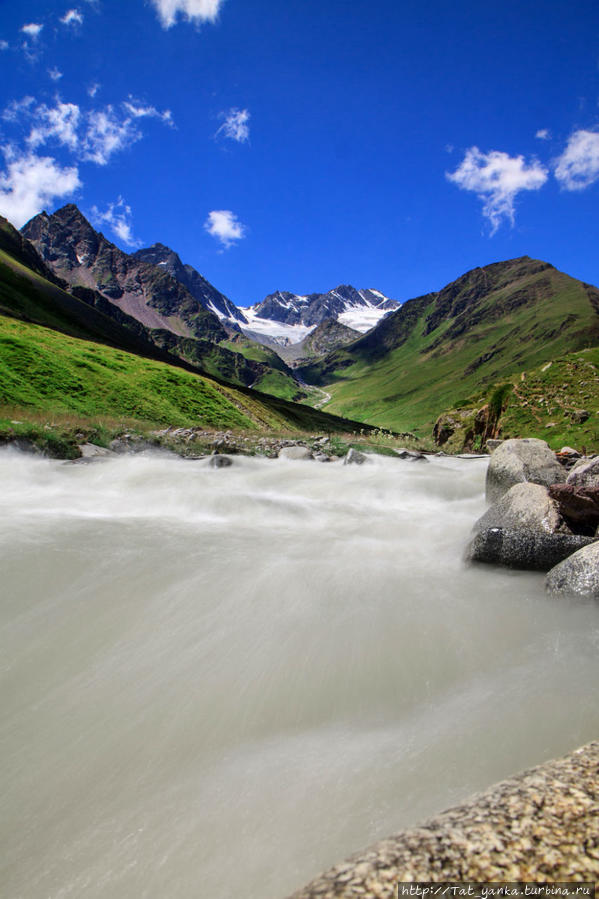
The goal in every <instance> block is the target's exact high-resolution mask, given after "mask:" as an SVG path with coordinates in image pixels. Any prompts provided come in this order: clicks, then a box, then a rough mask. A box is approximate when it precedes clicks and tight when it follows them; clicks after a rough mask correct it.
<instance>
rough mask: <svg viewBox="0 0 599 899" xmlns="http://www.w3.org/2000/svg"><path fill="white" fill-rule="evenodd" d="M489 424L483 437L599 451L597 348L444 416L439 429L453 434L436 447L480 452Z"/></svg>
mask: <svg viewBox="0 0 599 899" xmlns="http://www.w3.org/2000/svg"><path fill="white" fill-rule="evenodd" d="M487 410H490V411H491V412H492V414H491V416H490V415H489V411H487ZM490 419H491V423H492V433H489V431H488V430H487V436H495V437H500V438H503V439H507V438H510V437H527V436H535V437H541V438H542V439H543V440H546V441H547V443H548V444H549V445H550V446H551V447H552V449H554V450H559V449H561V447H562V446H564V445H569V446H573V447H575V448H576V449H582V448H585V449H586V450H587V452H599V347H592V348H590V349H586V350H580V351H578V352H575V353H567V354H566V355H564V356H558V357H557V358H555V359H552V360H550V361H549V362H545V363H544V364H543V365H541V366H539V367H537V368H533V369H529V370H527V371H523V372H521V373H520V375H519V376H518V377H517V378H514V379H513V380H512V381H504V382H502V383H500V384H495V385H493V387H492V388H491V389H490V391H488V392H487V393H486V394H478V395H475V396H472V397H469V398H468V399H467V400H464V401H463V402H462V403H460V405H459V406H458V407H456V408H454V409H451V410H447V411H445V412H444V413H443V415H442V416H441V418H440V419H439V425H441V424H442V425H444V426H445V427H446V428H447V427H448V428H449V430H451V431H452V433H451V435H450V436H449V438H448V439H445V437H443V438H442V443H441V444H440V445H442V447H443V449H444V450H449V451H451V452H453V451H460V450H462V449H464V448H466V449H475V450H477V449H480V448H482V446H483V444H484V433H483V431H484V430H485V425H486V424H487V422H489V421H490Z"/></svg>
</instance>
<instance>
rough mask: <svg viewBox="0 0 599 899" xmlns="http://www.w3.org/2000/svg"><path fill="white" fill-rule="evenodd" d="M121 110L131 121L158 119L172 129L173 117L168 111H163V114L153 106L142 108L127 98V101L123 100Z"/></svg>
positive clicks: (141, 105) (140, 104)
mask: <svg viewBox="0 0 599 899" xmlns="http://www.w3.org/2000/svg"><path fill="white" fill-rule="evenodd" d="M123 108H124V109H125V110H126V111H127V112H128V113H129V115H130V116H131V118H133V119H145V118H150V119H160V120H161V121H162V122H164V123H165V124H166V125H170V126H171V127H173V115H172V113H171V111H170V109H165V111H164V112H160V111H159V110H158V109H156V107H155V106H144V105H143V104H142V103H140V102H139V101H137V100H135V99H134V98H133V97H129V99H128V100H125V102H124V103H123Z"/></svg>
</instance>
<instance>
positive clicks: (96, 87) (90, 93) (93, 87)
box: [87, 81, 100, 98]
mask: <svg viewBox="0 0 599 899" xmlns="http://www.w3.org/2000/svg"><path fill="white" fill-rule="evenodd" d="M99 90H100V85H99V84H98V82H97V81H96V82H94V84H90V86H89V87H88V89H87V94H88V96H89V97H92V98H93V97H95V96H96V94H97V93H98V91H99Z"/></svg>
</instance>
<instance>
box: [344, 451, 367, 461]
mask: <svg viewBox="0 0 599 899" xmlns="http://www.w3.org/2000/svg"><path fill="white" fill-rule="evenodd" d="M364 462H366V456H365V455H364V453H359V452H358V450H355V449H354V448H353V447H352V448H351V449H349V450H348V451H347V453H346V455H345V456H344V457H343V464H344V465H363V464H364Z"/></svg>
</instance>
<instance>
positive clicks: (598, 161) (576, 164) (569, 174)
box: [555, 130, 599, 190]
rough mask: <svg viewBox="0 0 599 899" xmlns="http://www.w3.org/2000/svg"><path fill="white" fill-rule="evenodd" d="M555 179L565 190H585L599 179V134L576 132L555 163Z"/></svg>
mask: <svg viewBox="0 0 599 899" xmlns="http://www.w3.org/2000/svg"><path fill="white" fill-rule="evenodd" d="M555 177H556V178H557V180H558V181H559V183H560V185H561V186H562V187H563V188H564V190H584V189H585V187H589V186H590V185H591V184H593V182H594V181H597V179H599V132H597V131H584V130H580V131H575V132H574V134H571V135H570V139H569V140H568V144H567V146H566V149H565V150H564V152H563V153H562V155H561V156H560V157H558V159H556V161H555Z"/></svg>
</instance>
